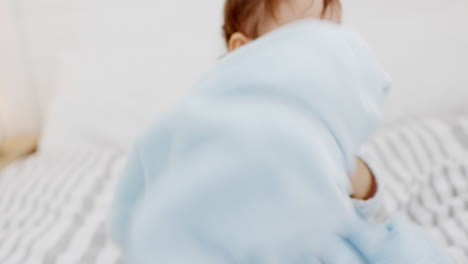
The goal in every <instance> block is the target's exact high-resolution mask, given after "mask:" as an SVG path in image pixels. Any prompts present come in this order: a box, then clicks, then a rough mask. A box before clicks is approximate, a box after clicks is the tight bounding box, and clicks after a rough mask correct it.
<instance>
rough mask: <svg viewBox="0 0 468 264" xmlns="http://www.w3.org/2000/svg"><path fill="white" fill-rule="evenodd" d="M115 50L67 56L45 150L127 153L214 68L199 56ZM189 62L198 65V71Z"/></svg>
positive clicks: (62, 64)
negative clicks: (110, 149) (108, 149)
mask: <svg viewBox="0 0 468 264" xmlns="http://www.w3.org/2000/svg"><path fill="white" fill-rule="evenodd" d="M180 55H181V56H179V57H173V56H171V55H164V54H155V52H154V49H138V50H135V49H123V48H110V49H107V50H106V51H104V50H86V51H84V50H82V51H81V52H78V53H71V54H66V55H63V56H62V58H61V62H60V67H59V70H58V72H57V82H56V89H55V90H56V94H55V96H54V97H53V98H52V105H51V106H50V108H49V110H48V115H47V117H46V123H45V128H44V133H43V137H42V140H41V142H40V148H41V150H56V149H63V148H71V147H73V146H75V145H87V144H91V145H102V146H110V147H114V148H115V147H117V148H120V149H122V150H128V149H129V148H130V147H131V145H132V142H133V140H134V139H135V137H136V136H137V135H138V134H139V131H140V130H142V129H143V128H144V127H145V126H147V125H148V124H149V123H150V122H152V121H153V120H154V119H156V118H158V116H160V115H161V114H162V113H164V112H165V111H166V110H168V109H169V108H170V107H171V106H172V105H174V104H175V103H176V102H177V100H178V98H180V97H181V96H182V95H183V94H184V93H185V92H186V91H187V90H188V89H190V88H191V87H192V85H193V83H194V82H195V81H196V80H197V78H198V77H199V75H200V74H201V73H202V72H203V71H204V70H205V69H207V68H208V67H209V66H210V63H209V62H206V60H203V58H201V57H200V56H199V55H198V54H196V53H190V54H188V53H182V54H180ZM185 61H198V62H203V61H205V62H206V63H205V64H203V63H200V64H199V65H198V66H199V67H198V68H193V67H191V65H187V64H185V63H184V62H185Z"/></svg>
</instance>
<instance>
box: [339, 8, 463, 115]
mask: <svg viewBox="0 0 468 264" xmlns="http://www.w3.org/2000/svg"><path fill="white" fill-rule="evenodd" d="M343 3H344V15H345V23H346V24H348V25H351V26H352V27H354V28H355V29H356V30H357V31H359V32H361V33H362V34H363V35H364V36H365V37H366V39H368V41H369V42H370V44H371V46H372V47H373V48H374V49H375V50H376V52H377V54H378V55H379V57H380V58H381V59H382V61H383V64H384V65H385V67H386V70H387V71H388V72H389V73H390V74H391V75H392V77H393V80H394V91H392V93H391V95H390V98H389V100H388V104H387V106H386V109H385V110H386V111H385V114H386V118H385V119H386V120H387V122H389V121H395V120H401V119H409V118H411V117H415V116H424V115H434V114H437V115H446V114H453V113H454V112H459V111H463V110H464V111H465V112H468V108H467V107H466V105H467V102H468V74H466V72H467V70H468V49H467V47H468V1H466V0H451V1H447V0H411V1H408V0H393V1H388V0H344V1H343Z"/></svg>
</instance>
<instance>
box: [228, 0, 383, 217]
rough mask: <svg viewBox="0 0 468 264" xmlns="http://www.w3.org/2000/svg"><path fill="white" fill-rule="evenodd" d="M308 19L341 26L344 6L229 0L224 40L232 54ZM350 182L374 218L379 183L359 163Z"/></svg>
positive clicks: (323, 1)
mask: <svg viewBox="0 0 468 264" xmlns="http://www.w3.org/2000/svg"><path fill="white" fill-rule="evenodd" d="M307 18H313V19H324V20H328V21H331V22H334V23H337V24H340V23H341V20H342V8H341V3H340V1H339V0H287V1H285V0H249V1H245V0H227V1H226V4H225V10H224V26H223V31H224V38H225V41H226V44H227V47H228V49H229V51H234V50H236V49H238V48H239V47H241V46H243V45H245V44H248V43H249V42H251V41H253V40H255V39H256V38H259V37H261V36H263V35H265V34H267V33H269V32H271V31H273V30H275V29H277V28H279V27H281V26H283V25H286V24H288V23H291V22H294V21H297V20H301V19H307ZM350 180H351V184H352V191H353V194H352V197H353V198H354V199H356V200H366V202H365V203H362V202H360V201H356V202H357V203H358V204H359V205H360V206H359V207H360V208H362V211H363V212H366V215H367V216H371V215H372V213H375V211H376V209H377V208H378V206H379V202H380V193H381V192H380V190H379V189H378V188H377V182H378V181H376V179H375V178H374V175H373V174H372V173H371V170H369V168H368V166H367V165H366V163H364V162H363V161H362V160H358V161H357V163H356V171H355V174H354V175H353V176H352V177H351V178H350ZM377 191H379V192H378V193H377ZM363 204H364V205H365V206H364V207H362V205H363Z"/></svg>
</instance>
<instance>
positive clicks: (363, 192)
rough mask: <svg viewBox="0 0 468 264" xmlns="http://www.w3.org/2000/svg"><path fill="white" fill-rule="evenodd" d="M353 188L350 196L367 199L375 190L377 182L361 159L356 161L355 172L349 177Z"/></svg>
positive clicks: (372, 195)
mask: <svg viewBox="0 0 468 264" xmlns="http://www.w3.org/2000/svg"><path fill="white" fill-rule="evenodd" d="M351 185H352V188H353V194H352V196H351V197H352V198H354V199H359V200H369V199H371V198H372V197H374V195H375V193H376V191H377V183H376V181H375V178H374V175H373V174H372V171H371V170H370V169H369V167H368V166H367V164H366V163H364V161H362V160H361V159H358V160H357V162H356V172H355V174H354V176H352V177H351Z"/></svg>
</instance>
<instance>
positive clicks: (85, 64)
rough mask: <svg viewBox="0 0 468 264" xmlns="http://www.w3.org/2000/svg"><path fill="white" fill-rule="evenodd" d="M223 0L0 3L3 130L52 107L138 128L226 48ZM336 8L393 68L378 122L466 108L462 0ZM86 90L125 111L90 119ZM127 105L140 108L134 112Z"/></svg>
mask: <svg viewBox="0 0 468 264" xmlns="http://www.w3.org/2000/svg"><path fill="white" fill-rule="evenodd" d="M222 5H223V1H222V0H205V1H203V3H200V2H196V1H185V0H181V1H149V0H137V1H125V0H114V1H110V0H93V1H90V0H0V130H1V131H2V132H1V133H2V134H3V135H4V136H10V137H11V136H15V135H21V134H29V135H30V134H33V135H39V134H40V133H41V134H43V133H44V132H46V131H45V130H47V129H46V128H47V126H46V124H47V121H48V120H51V119H54V118H56V119H60V117H57V116H58V115H63V116H62V118H64V119H66V120H61V121H64V122H65V121H66V122H67V123H68V126H73V125H74V124H73V123H74V122H75V121H76V120H74V119H75V118H79V119H86V118H90V119H93V120H89V122H90V123H93V122H95V120H99V118H104V119H106V120H107V119H113V121H115V122H118V121H119V120H118V119H119V118H118V117H116V116H117V115H120V112H119V111H124V110H127V108H130V113H126V114H124V115H125V116H124V117H125V118H129V117H130V116H129V115H133V114H134V115H135V116H136V117H138V119H140V120H139V121H138V122H137V121H136V120H133V123H132V125H134V126H138V127H140V126H142V125H143V124H144V123H146V122H147V121H148V120H150V119H151V118H150V117H149V115H150V113H151V114H157V113H159V112H161V111H164V110H165V109H167V107H168V106H170V105H171V104H173V102H175V101H176V100H177V98H178V97H179V96H180V95H182V94H183V92H184V91H186V90H187V89H189V88H190V84H191V83H192V82H193V81H194V80H196V78H197V77H198V76H199V74H200V73H202V72H203V71H204V70H206V68H207V67H209V65H211V64H212V63H213V62H214V61H216V59H218V58H219V57H220V56H222V55H223V54H224V45H223V42H222V37H221V18H222V16H221V15H222V12H221V10H222ZM343 5H344V14H345V24H346V25H348V26H350V27H353V28H354V29H355V30H357V31H358V32H361V33H362V34H363V35H364V36H365V37H366V38H367V39H368V41H369V42H370V43H371V45H372V46H373V47H374V49H375V50H376V51H377V53H378V56H379V57H380V58H381V60H382V61H383V63H384V65H385V66H386V68H387V70H388V71H389V72H390V73H391V75H392V76H393V79H394V84H395V86H394V91H393V93H392V95H391V97H390V99H389V102H388V104H387V106H386V110H385V121H386V123H392V122H396V121H400V120H405V119H408V118H414V117H417V116H427V115H447V114H454V113H455V114H458V113H460V112H463V111H468V109H467V108H468V106H467V105H468V49H467V47H468V1H466V0H411V1H406V0H394V1H386V0H345V1H343ZM119 64H121V65H119ZM129 87H132V88H131V89H128V88H129ZM128 93H132V94H131V95H130V96H129V95H127V94H128ZM64 97H65V98H64ZM97 97H98V98H97ZM123 97H125V98H126V100H127V102H126V103H124V104H123V103H122V102H119V100H120V99H119V98H123ZM90 98H93V99H92V100H93V101H95V102H96V104H97V106H96V107H102V108H104V109H109V108H112V107H120V108H121V107H123V109H114V110H115V111H114V112H113V113H114V114H113V113H112V111H110V110H108V111H109V112H106V113H101V115H102V116H99V117H91V116H89V115H90V114H92V111H91V110H92V109H71V108H73V107H76V108H79V105H78V104H79V103H82V102H83V101H86V100H91V99H90ZM67 100H71V102H68V101H67ZM61 104H67V105H68V107H65V108H62V106H60V105H61ZM73 104H75V105H73ZM88 105H89V107H91V108H92V107H93V105H94V104H92V103H91V101H89V102H88ZM136 105H137V106H138V108H139V109H138V111H136V110H135V109H133V110H132V109H131V108H132V107H133V106H136ZM94 110H96V109H94ZM101 110H102V109H101ZM132 111H133V113H131V112H132ZM66 112H69V113H66ZM130 119H132V118H130ZM52 121H53V120H51V122H52ZM80 122H83V120H81V121H80ZM103 122H105V121H103ZM107 122H112V121H111V120H107ZM51 125H54V124H51ZM129 137H130V136H129Z"/></svg>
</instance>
